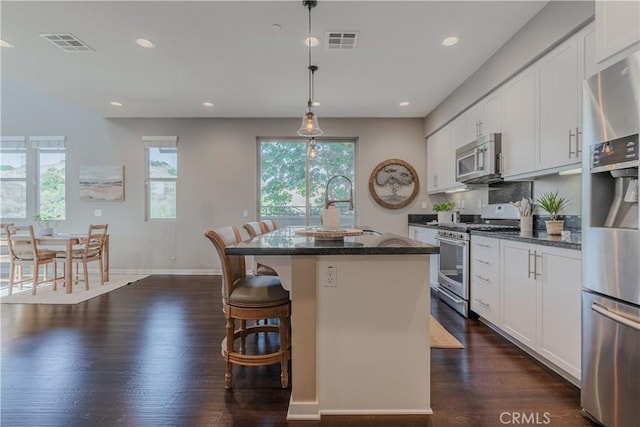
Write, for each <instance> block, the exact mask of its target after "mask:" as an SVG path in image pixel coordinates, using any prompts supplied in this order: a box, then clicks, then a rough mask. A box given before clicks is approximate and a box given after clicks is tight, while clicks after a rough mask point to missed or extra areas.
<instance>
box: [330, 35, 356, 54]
mask: <svg viewBox="0 0 640 427" xmlns="http://www.w3.org/2000/svg"><path fill="white" fill-rule="evenodd" d="M327 40H328V42H327V49H329V50H355V48H356V45H357V44H358V33H357V32H355V31H329V32H328V33H327Z"/></svg>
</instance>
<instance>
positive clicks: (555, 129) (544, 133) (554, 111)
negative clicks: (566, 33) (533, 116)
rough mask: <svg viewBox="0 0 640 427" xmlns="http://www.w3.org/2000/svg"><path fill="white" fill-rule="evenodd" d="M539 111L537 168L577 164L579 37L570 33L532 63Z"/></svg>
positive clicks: (579, 92) (578, 148) (579, 99)
mask: <svg viewBox="0 0 640 427" xmlns="http://www.w3.org/2000/svg"><path fill="white" fill-rule="evenodd" d="M535 72H536V82H537V84H538V91H537V95H538V96H537V113H538V135H537V138H536V139H537V144H536V156H535V159H536V169H537V170H543V169H550V168H557V167H560V166H565V165H570V164H574V163H576V164H577V163H580V160H581V158H582V156H581V144H580V136H581V133H580V128H579V117H578V116H579V114H580V113H579V111H580V110H581V98H582V97H581V94H582V78H581V74H582V73H581V72H580V70H579V61H578V36H573V37H571V38H569V39H568V40H567V41H565V42H564V43H562V44H561V45H560V46H558V47H557V48H555V49H554V50H552V51H551V52H550V53H548V54H547V55H545V56H544V57H542V58H541V59H540V60H539V61H538V62H537V63H536V65H535Z"/></svg>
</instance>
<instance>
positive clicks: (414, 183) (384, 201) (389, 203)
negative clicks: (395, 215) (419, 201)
mask: <svg viewBox="0 0 640 427" xmlns="http://www.w3.org/2000/svg"><path fill="white" fill-rule="evenodd" d="M418 189H419V182H418V175H417V173H416V171H415V169H413V167H412V166H411V165H410V164H409V163H407V162H405V161H403V160H399V159H391V160H385V161H384V162H381V163H379V164H378V165H377V166H376V167H375V168H374V169H373V172H372V173H371V177H370V178H369V191H370V192H371V195H372V196H373V198H374V200H375V201H376V202H377V203H378V204H380V205H381V206H384V207H386V208H389V209H398V208H402V207H404V206H407V205H408V204H409V203H411V202H412V201H413V199H414V198H415V197H416V195H417V194H418Z"/></svg>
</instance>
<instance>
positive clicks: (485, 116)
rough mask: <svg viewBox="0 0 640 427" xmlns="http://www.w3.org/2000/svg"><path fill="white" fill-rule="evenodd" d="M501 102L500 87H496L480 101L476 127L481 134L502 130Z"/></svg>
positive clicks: (502, 99) (502, 110)
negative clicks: (478, 118) (480, 108)
mask: <svg viewBox="0 0 640 427" xmlns="http://www.w3.org/2000/svg"><path fill="white" fill-rule="evenodd" d="M503 102H504V94H503V89H502V88H498V89H497V90H495V91H494V92H493V93H491V94H489V95H487V96H486V97H485V98H484V99H483V100H482V101H481V102H480V104H481V107H482V112H481V113H480V120H479V122H478V129H479V131H480V134H481V135H486V134H489V133H500V132H502V123H503V113H504V108H503Z"/></svg>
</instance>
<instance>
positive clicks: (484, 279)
mask: <svg viewBox="0 0 640 427" xmlns="http://www.w3.org/2000/svg"><path fill="white" fill-rule="evenodd" d="M470 257H471V278H470V298H469V299H470V303H471V310H472V311H473V312H475V313H476V314H478V315H479V316H481V317H483V318H484V319H485V320H488V321H489V322H491V323H493V324H495V325H499V324H500V240H498V239H492V238H489V237H483V236H475V235H472V236H471V256H470Z"/></svg>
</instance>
